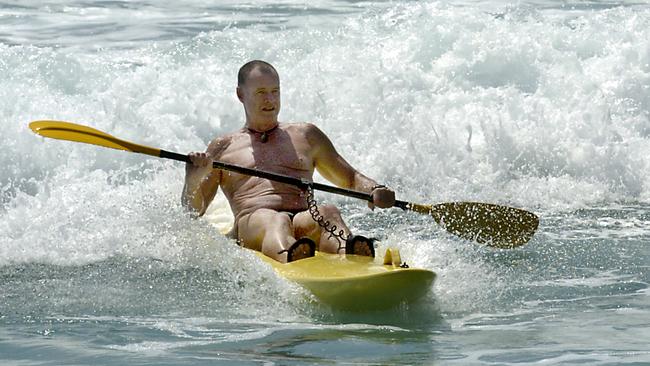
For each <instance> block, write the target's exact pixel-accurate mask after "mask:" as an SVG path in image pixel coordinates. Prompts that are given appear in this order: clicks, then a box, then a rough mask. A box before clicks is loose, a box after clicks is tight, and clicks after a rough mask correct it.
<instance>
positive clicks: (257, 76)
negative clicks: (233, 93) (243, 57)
mask: <svg viewBox="0 0 650 366" xmlns="http://www.w3.org/2000/svg"><path fill="white" fill-rule="evenodd" d="M237 96H238V97H239V100H240V101H241V102H242V103H243V104H244V110H245V111H246V115H247V116H248V118H249V119H252V120H259V121H262V120H264V121H272V122H275V121H277V118H278V114H279V113H280V80H279V79H278V76H277V75H276V74H274V73H268V72H260V70H259V69H254V70H253V71H251V73H250V74H249V75H248V79H247V80H246V83H245V84H244V85H242V86H241V87H238V88H237Z"/></svg>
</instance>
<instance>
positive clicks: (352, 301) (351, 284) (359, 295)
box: [256, 249, 436, 311]
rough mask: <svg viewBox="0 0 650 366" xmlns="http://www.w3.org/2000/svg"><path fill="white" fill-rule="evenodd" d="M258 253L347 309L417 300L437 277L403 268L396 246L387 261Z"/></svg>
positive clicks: (292, 278) (288, 275) (326, 299)
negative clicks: (281, 258)
mask: <svg viewBox="0 0 650 366" xmlns="http://www.w3.org/2000/svg"><path fill="white" fill-rule="evenodd" d="M256 253H257V255H258V256H259V257H260V258H262V259H263V260H264V261H265V262H266V263H269V264H270V265H271V266H272V267H273V268H274V269H275V271H276V272H277V273H278V274H279V275H281V276H282V277H284V278H286V279H288V280H290V281H293V282H296V283H297V284H299V285H300V286H302V287H304V288H306V289H307V290H309V291H310V292H311V293H313V294H314V296H316V297H317V298H318V299H319V300H320V301H322V302H323V303H325V304H328V305H330V306H332V307H334V308H339V309H345V310H357V311H363V310H378V309H386V308H391V307H394V306H397V305H399V304H400V303H403V302H410V301H414V300H417V299H419V298H421V297H422V296H424V295H426V294H427V293H428V292H429V291H430V290H431V286H432V284H433V281H434V280H435V277H436V274H435V272H433V271H430V270H427V269H421V268H403V267H401V266H400V264H401V262H400V257H399V252H398V251H397V250H396V249H388V250H387V251H386V256H385V257H384V263H381V262H380V261H379V260H377V259H375V258H371V257H366V256H358V255H338V254H329V253H321V252H316V255H315V256H314V257H311V258H305V259H301V260H297V261H294V262H291V263H286V264H285V263H280V262H277V261H275V260H273V259H271V258H269V257H267V256H265V255H263V254H261V253H259V252H256Z"/></svg>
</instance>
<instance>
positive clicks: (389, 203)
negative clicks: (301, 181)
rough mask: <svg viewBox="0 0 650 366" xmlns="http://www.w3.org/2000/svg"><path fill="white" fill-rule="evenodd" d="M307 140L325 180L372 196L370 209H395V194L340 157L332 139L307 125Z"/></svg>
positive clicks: (315, 162)
mask: <svg viewBox="0 0 650 366" xmlns="http://www.w3.org/2000/svg"><path fill="white" fill-rule="evenodd" d="M307 138H308V140H309V142H310V144H311V146H312V147H313V149H314V150H313V159H314V164H315V167H316V169H317V170H318V172H319V173H320V174H321V175H322V176H323V177H324V178H325V179H327V180H329V181H330V182H332V183H334V184H336V185H337V186H339V187H343V188H349V189H353V190H356V191H360V192H367V193H368V194H371V195H372V198H373V202H370V203H369V206H370V208H374V206H377V207H381V208H388V207H393V205H394V204H395V192H393V191H392V190H391V189H389V188H387V187H385V186H383V185H380V184H377V182H376V181H374V180H373V179H371V178H368V177H367V176H365V175H363V174H362V173H361V172H359V171H358V170H356V169H355V168H354V167H352V166H351V165H350V164H349V163H348V162H347V161H346V160H345V159H344V158H343V157H342V156H341V155H339V153H338V152H337V151H336V149H335V148H334V145H333V144H332V142H331V141H330V139H329V138H328V137H327V136H326V135H325V134H324V133H323V132H322V131H321V130H320V129H319V128H318V127H316V126H314V125H312V124H307Z"/></svg>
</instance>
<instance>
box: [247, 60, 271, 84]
mask: <svg viewBox="0 0 650 366" xmlns="http://www.w3.org/2000/svg"><path fill="white" fill-rule="evenodd" d="M255 69H259V70H260V71H261V72H262V73H263V74H273V75H275V76H277V77H278V79H279V78H280V76H279V75H278V72H277V70H275V67H273V65H271V64H270V63H268V62H266V61H262V60H253V61H249V62H247V63H245V64H244V66H242V67H241V68H239V72H238V73H237V86H242V85H244V84H245V83H246V81H247V80H248V76H249V75H250V73H251V72H252V71H253V70H255Z"/></svg>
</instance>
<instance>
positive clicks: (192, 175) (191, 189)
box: [181, 140, 221, 216]
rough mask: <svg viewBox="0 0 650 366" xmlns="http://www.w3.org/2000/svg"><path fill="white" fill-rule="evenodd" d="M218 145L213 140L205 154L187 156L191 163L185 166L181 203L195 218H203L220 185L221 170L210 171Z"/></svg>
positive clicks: (195, 153) (194, 153) (197, 153)
mask: <svg viewBox="0 0 650 366" xmlns="http://www.w3.org/2000/svg"><path fill="white" fill-rule="evenodd" d="M219 145H220V144H219V142H218V141H217V140H215V141H213V142H212V143H210V145H209V146H208V149H207V151H206V152H204V153H203V152H192V153H189V154H188V156H189V158H190V160H191V161H192V162H191V163H187V164H186V165H185V186H184V187H183V192H182V195H181V203H182V205H183V207H185V208H187V209H188V210H189V211H190V212H192V214H194V215H196V216H203V214H204V213H205V211H206V210H207V209H208V206H209V205H210V202H212V200H213V199H214V196H215V195H216V194H217V189H218V188H219V184H220V183H221V170H219V169H212V160H213V156H215V153H216V151H217V150H218V147H219Z"/></svg>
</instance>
